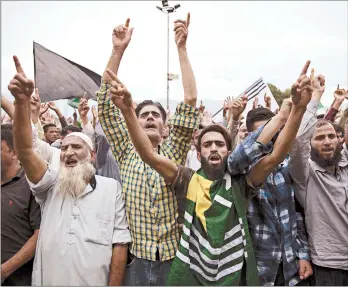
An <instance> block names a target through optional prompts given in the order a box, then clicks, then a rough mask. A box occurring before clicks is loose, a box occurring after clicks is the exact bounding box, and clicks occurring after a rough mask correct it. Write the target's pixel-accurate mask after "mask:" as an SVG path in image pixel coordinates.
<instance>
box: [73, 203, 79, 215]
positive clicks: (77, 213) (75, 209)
mask: <svg viewBox="0 0 348 287" xmlns="http://www.w3.org/2000/svg"><path fill="white" fill-rule="evenodd" d="M73 215H74V217H76V216H77V215H79V208H78V207H77V206H76V205H75V206H74V207H73Z"/></svg>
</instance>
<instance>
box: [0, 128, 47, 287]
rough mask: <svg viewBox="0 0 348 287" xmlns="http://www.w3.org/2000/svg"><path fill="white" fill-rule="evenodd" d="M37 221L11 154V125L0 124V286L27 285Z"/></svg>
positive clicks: (21, 173)
mask: <svg viewBox="0 0 348 287" xmlns="http://www.w3.org/2000/svg"><path fill="white" fill-rule="evenodd" d="M40 221H41V211H40V207H39V205H38V204H37V202H36V201H35V198H34V196H33V195H32V193H31V190H30V187H29V185H28V182H27V179H26V178H25V174H24V171H23V168H22V167H21V166H20V163H19V161H18V158H17V155H16V153H15V151H14V144H13V136H12V125H9V124H8V125H1V282H2V285H5V286H31V275H32V271H33V258H34V255H35V248H36V242H37V238H38V234H39V228H40Z"/></svg>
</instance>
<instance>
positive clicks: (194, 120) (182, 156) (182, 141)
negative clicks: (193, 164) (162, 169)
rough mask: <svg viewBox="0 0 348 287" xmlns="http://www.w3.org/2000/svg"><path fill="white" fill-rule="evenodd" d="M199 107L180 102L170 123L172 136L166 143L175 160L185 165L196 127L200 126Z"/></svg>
mask: <svg viewBox="0 0 348 287" xmlns="http://www.w3.org/2000/svg"><path fill="white" fill-rule="evenodd" d="M198 123H199V120H198V109H197V108H195V107H192V106H190V105H188V104H185V103H184V102H181V103H179V104H178V106H177V108H176V112H175V114H174V116H173V117H172V118H171V119H170V121H169V124H170V125H171V126H172V129H171V131H170V137H169V138H168V139H167V141H166V142H165V144H167V146H168V147H169V148H170V149H171V150H172V154H173V156H174V159H173V160H175V162H176V163H177V164H180V165H185V161H186V156H187V153H188V151H189V150H190V147H191V138H192V133H193V131H194V129H197V128H198Z"/></svg>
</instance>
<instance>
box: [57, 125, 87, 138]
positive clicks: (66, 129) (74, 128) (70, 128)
mask: <svg viewBox="0 0 348 287" xmlns="http://www.w3.org/2000/svg"><path fill="white" fill-rule="evenodd" d="M68 132H72V133H76V132H82V130H81V129H80V128H79V127H77V126H75V125H68V126H66V127H64V128H63V129H62V131H61V136H63V137H65V136H66V135H67V134H68Z"/></svg>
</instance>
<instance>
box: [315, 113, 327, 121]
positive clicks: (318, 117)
mask: <svg viewBox="0 0 348 287" xmlns="http://www.w3.org/2000/svg"><path fill="white" fill-rule="evenodd" d="M324 116H325V115H324V114H322V115H317V119H318V120H320V119H324Z"/></svg>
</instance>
